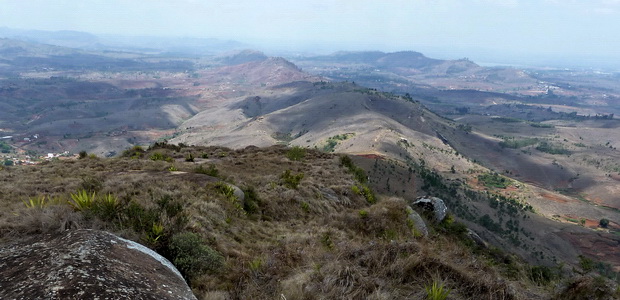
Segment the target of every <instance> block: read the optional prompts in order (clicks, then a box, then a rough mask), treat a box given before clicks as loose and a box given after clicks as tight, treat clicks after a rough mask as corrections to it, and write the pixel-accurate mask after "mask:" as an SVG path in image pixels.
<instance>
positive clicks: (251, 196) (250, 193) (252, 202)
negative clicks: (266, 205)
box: [243, 186, 261, 214]
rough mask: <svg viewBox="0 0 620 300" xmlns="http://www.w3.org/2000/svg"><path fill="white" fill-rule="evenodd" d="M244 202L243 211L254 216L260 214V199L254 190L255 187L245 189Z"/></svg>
mask: <svg viewBox="0 0 620 300" xmlns="http://www.w3.org/2000/svg"><path fill="white" fill-rule="evenodd" d="M243 194H244V200H243V210H245V212H247V213H248V214H254V213H257V212H259V210H260V203H261V201H260V198H258V194H257V193H256V191H255V190H254V188H253V187H251V186H249V187H246V188H245V189H243Z"/></svg>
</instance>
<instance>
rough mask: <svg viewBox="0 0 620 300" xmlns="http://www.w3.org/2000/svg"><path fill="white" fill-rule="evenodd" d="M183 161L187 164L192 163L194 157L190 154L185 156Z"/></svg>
mask: <svg viewBox="0 0 620 300" xmlns="http://www.w3.org/2000/svg"><path fill="white" fill-rule="evenodd" d="M185 161H187V162H194V156H193V155H192V154H191V153H190V154H188V155H187V156H185Z"/></svg>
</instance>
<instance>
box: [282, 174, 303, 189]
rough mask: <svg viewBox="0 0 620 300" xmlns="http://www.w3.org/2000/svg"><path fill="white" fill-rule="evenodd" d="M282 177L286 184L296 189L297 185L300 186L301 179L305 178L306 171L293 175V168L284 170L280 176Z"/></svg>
mask: <svg viewBox="0 0 620 300" xmlns="http://www.w3.org/2000/svg"><path fill="white" fill-rule="evenodd" d="M280 178H281V179H282V181H283V183H284V185H285V186H287V187H289V188H291V189H296V188H297V186H299V183H300V182H301V180H302V179H303V178H304V173H299V174H296V175H293V174H291V170H286V171H284V173H282V176H280Z"/></svg>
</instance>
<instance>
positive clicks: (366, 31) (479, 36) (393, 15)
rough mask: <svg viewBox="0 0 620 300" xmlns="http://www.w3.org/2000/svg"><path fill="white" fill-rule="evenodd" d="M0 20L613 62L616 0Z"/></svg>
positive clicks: (37, 2)
mask: <svg viewBox="0 0 620 300" xmlns="http://www.w3.org/2000/svg"><path fill="white" fill-rule="evenodd" d="M0 6H2V8H1V9H0V27H9V28H16V29H28V30H30V29H33V30H51V31H57V30H74V31H83V32H89V33H93V34H98V35H102V34H104V35H106V34H107V35H137V36H176V37H204V38H220V39H233V40H237V41H241V42H245V43H248V44H251V45H252V46H255V47H257V48H259V49H260V50H269V51H274V50H279V51H289V52H295V51H299V52H318V53H328V52H333V51H338V50H351V51H360V50H381V51H399V50H414V51H421V52H423V53H424V54H426V55H427V56H431V57H437V58H452V59H453V58H460V57H468V58H470V59H472V60H474V61H476V62H483V63H484V62H487V63H506V64H522V65H537V66H544V65H553V66H560V65H565V66H567V67H572V66H580V67H585V66H592V67H612V68H620V63H619V61H620V52H618V51H617V49H618V48H620V35H618V34H617V32H616V29H617V28H620V0H593V1H587V2H586V1H578V0H567V1H557V0H542V1H533V0H465V1H456V0H436V1H425V0H394V1H386V2H376V1H369V0H356V1H350V0H346V1H328V0H315V1H305V0H303V1H284V0H269V1H250V0H237V1H232V2H231V1H225V0H211V1H207V0H177V1H170V0H155V1H144V0H140V1H122V0H111V1H97V0H82V1H70V0H58V1H53V2H52V1H45V0H30V1H19V0H3V1H0Z"/></svg>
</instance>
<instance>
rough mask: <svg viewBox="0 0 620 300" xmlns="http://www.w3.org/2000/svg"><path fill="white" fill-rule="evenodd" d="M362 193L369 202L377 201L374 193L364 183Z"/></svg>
mask: <svg viewBox="0 0 620 300" xmlns="http://www.w3.org/2000/svg"><path fill="white" fill-rule="evenodd" d="M362 195H364V198H366V201H368V203H370V204H374V203H376V202H377V199H376V198H375V193H374V192H373V191H372V190H371V189H370V188H369V187H368V186H366V185H364V186H362Z"/></svg>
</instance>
